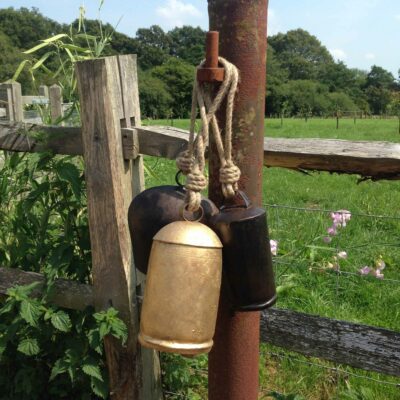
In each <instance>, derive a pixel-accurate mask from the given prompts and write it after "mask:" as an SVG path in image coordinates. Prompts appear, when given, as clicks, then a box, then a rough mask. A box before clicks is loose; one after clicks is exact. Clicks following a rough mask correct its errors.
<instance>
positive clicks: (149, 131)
mask: <svg viewBox="0 0 400 400" xmlns="http://www.w3.org/2000/svg"><path fill="white" fill-rule="evenodd" d="M121 135H122V145H123V153H124V157H125V159H134V158H136V157H137V154H138V153H141V154H145V155H150V156H156V157H164V158H168V159H175V158H176V156H177V155H178V154H179V152H180V151H182V150H183V149H184V148H185V147H186V145H187V140H188V132H187V131H185V130H182V129H177V128H172V127H162V126H147V127H140V126H135V127H132V128H129V129H128V128H122V129H121ZM0 149H3V150H9V151H24V152H41V151H47V150H50V151H53V152H54V153H57V154H69V155H81V154H83V150H82V149H83V147H82V136H81V128H79V127H78V128H64V127H55V126H41V125H34V124H27V123H26V124H24V123H5V122H0ZM264 165H265V166H266V167H282V168H290V169H294V170H300V171H328V172H337V173H345V174H358V175H361V176H362V177H365V178H371V179H373V180H379V179H400V144H399V143H389V142H380V141H372V142H368V141H350V140H335V139H278V138H265V140H264Z"/></svg>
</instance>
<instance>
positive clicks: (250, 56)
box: [208, 0, 268, 400]
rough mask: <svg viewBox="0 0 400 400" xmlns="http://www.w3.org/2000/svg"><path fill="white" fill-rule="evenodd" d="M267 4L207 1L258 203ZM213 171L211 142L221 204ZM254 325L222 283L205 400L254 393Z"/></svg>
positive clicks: (255, 315)
mask: <svg viewBox="0 0 400 400" xmlns="http://www.w3.org/2000/svg"><path fill="white" fill-rule="evenodd" d="M267 8H268V0H253V1H242V0H231V1H225V0H208V10H209V17H210V30H213V31H214V30H215V31H219V32H220V55H221V56H222V57H225V58H226V59H227V60H228V61H230V62H232V63H233V64H235V65H236V66H237V67H238V68H239V71H240V87H239V91H238V95H237V101H236V104H235V110H234V114H233V135H234V136H233V148H234V154H236V162H237V165H238V166H239V168H240V169H241V171H242V175H241V180H240V182H239V185H240V188H241V189H243V190H245V192H246V193H247V195H248V196H249V197H250V200H251V201H252V202H253V203H254V204H255V205H258V206H260V205H261V204H262V168H263V143H264V111H265V78H266V48H267ZM221 122H222V121H221ZM218 176H219V165H218V154H217V151H216V148H215V146H214V145H213V144H212V146H211V151H210V188H209V194H210V198H211V199H212V200H213V201H214V202H215V203H216V204H217V205H221V203H222V194H221V191H220V185H219V183H218ZM223 286H224V283H223ZM259 326H260V313H259V312H247V313H239V312H236V313H234V312H232V311H231V309H230V304H229V302H228V300H227V295H226V292H225V291H224V288H223V289H222V293H221V300H220V306H219V315H218V322H217V331H216V335H215V338H214V343H215V344H214V347H213V350H212V351H211V353H210V358H209V399H210V400H222V399H224V400H225V399H229V400H244V399H245V400H256V399H257V398H258V362H259V340H260V336H259V330H260V328H259Z"/></svg>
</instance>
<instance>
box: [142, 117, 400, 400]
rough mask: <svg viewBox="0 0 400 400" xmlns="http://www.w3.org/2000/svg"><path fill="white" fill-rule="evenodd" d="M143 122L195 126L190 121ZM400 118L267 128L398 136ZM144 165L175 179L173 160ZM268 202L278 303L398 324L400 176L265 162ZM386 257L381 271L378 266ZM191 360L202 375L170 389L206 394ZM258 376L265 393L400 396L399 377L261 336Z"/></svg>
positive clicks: (285, 132)
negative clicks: (345, 214) (336, 221)
mask: <svg viewBox="0 0 400 400" xmlns="http://www.w3.org/2000/svg"><path fill="white" fill-rule="evenodd" d="M144 123H145V124H149V123H151V124H163V125H169V124H171V123H173V125H174V126H176V127H180V128H185V129H187V127H188V121H187V120H174V121H144ZM398 124H399V122H398V120H397V119H388V120H385V119H363V120H356V122H355V123H354V121H353V119H341V120H340V125H339V129H336V120H334V119H309V120H308V121H307V122H305V121H304V120H300V119H285V120H284V121H283V126H281V121H280V120H279V119H267V120H266V124H265V134H266V136H270V137H287V138H290V137H296V138H298V137H310V138H311V137H320V138H337V139H348V140H384V141H391V142H400V135H399V132H398ZM146 165H147V167H148V170H149V171H151V172H150V174H149V175H148V177H147V181H146V182H147V183H146V186H147V187H150V186H154V185H160V184H173V181H174V172H175V164H174V162H172V161H167V160H161V159H152V158H150V157H148V158H146ZM263 201H264V206H265V207H266V209H267V214H268V224H269V230H270V237H271V239H274V240H276V241H277V242H278V252H277V255H276V256H275V257H274V261H275V271H276V280H277V285H278V292H279V299H278V303H277V307H281V308H289V309H293V310H297V311H301V312H306V313H310V314H315V315H320V316H325V317H331V318H336V319H341V320H347V321H352V322H358V323H364V324H368V325H372V326H378V327H383V328H389V329H393V330H397V331H400V311H399V310H400V307H399V306H400V287H399V281H400V234H399V233H400V212H399V204H400V183H399V182H397V181H380V182H371V181H360V177H359V176H354V175H338V174H329V173H317V172H313V173H309V174H304V173H300V172H295V171H290V170H285V169H281V168H269V169H267V168H265V169H264V187H263ZM329 210H332V211H337V210H348V211H349V212H350V213H351V218H350V220H349V221H347V224H346V226H345V227H342V228H339V229H337V232H336V235H329V234H328V232H327V230H328V228H329V227H331V225H332V219H331V215H330V212H329ZM327 237H329V240H330V242H329V243H327V241H328V239H327ZM343 252H345V253H346V255H345V254H344V253H343ZM338 255H339V256H338ZM340 256H342V257H344V258H341V257H340ZM383 263H384V265H385V268H384V269H382V270H380V273H381V274H383V276H380V277H376V276H374V275H372V273H373V272H374V271H376V269H377V268H379V267H380V266H382V265H383ZM366 266H368V267H369V268H370V269H371V273H370V274H368V275H362V274H361V272H360V270H361V268H364V267H366ZM364 271H365V270H364ZM378 275H379V274H378ZM167 358H168V361H169V362H170V363H172V364H171V365H175V366H179V365H181V366H182V370H183V369H184V367H185V366H186V367H187V363H185V361H182V360H179V359H176V358H174V359H171V357H167ZM190 363H191V364H190V371H191V372H190V373H191V374H192V375H193V376H196V377H192V378H191V377H189V376H187V377H186V378H182V379H181V380H179V379H177V380H175V381H174V380H172V381H170V382H169V383H170V385H171V388H172V389H171V391H172V392H178V393H180V394H183V393H185V395H186V397H187V398H190V399H198V398H199V399H200V398H201V399H204V398H205V393H206V389H205V386H206V376H205V372H204V368H205V364H206V361H205V360H204V359H201V360H200V361H198V362H197V363H196V362H194V361H190ZM336 368H337V369H336ZM356 375H357V376H356ZM379 381H383V382H384V383H379ZM260 382H261V388H260V390H261V392H260V398H266V399H267V398H276V399H315V400H317V399H359V400H361V399H362V400H364V399H365V400H369V399H382V400H386V399H388V400H392V399H393V400H394V399H398V398H400V388H399V387H396V384H398V383H399V380H398V379H397V380H396V379H395V378H392V377H388V376H385V375H379V374H376V373H369V372H364V371H361V370H356V369H352V368H349V367H346V366H339V365H334V364H333V363H329V362H325V361H323V360H319V359H314V358H309V357H303V356H300V355H298V354H294V353H290V352H287V351H284V350H283V349H279V348H274V347H272V346H269V345H264V344H263V345H261V368H260ZM273 392H274V393H273ZM296 396H297V397H296ZM170 398H171V399H175V398H176V399H178V398H182V397H179V396H177V395H170Z"/></svg>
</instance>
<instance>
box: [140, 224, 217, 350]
mask: <svg viewBox="0 0 400 400" xmlns="http://www.w3.org/2000/svg"><path fill="white" fill-rule="evenodd" d="M221 247H222V244H221V242H220V240H219V239H218V236H217V235H216V234H215V233H214V232H213V231H212V230H211V229H210V228H208V227H207V226H205V225H203V224H201V223H199V222H187V221H177V222H173V223H171V224H169V225H167V226H165V227H164V228H162V229H161V231H160V232H158V234H157V235H156V236H155V238H154V241H153V246H152V249H151V254H150V261H149V271H148V275H147V283H146V288H145V292H144V299H143V307H142V314H141V321H140V334H139V341H140V343H141V344H142V345H143V346H145V347H150V348H154V349H157V350H161V351H167V352H175V353H179V354H184V355H196V354H201V353H207V352H208V351H210V349H211V347H212V345H213V340H212V338H213V336H214V331H215V323H216V318H217V310H218V299H219V294H220V286H221V270H222V250H221Z"/></svg>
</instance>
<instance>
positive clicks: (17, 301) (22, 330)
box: [0, 153, 127, 400]
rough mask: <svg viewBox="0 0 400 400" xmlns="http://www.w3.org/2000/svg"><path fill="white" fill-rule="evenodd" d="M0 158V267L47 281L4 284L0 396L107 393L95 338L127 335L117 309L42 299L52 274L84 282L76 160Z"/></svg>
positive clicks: (83, 223) (84, 232) (85, 253)
mask: <svg viewBox="0 0 400 400" xmlns="http://www.w3.org/2000/svg"><path fill="white" fill-rule="evenodd" d="M0 157H1V160H2V161H1V164H2V165H1V171H0V172H1V174H0V199H1V207H0V215H1V221H2V229H1V230H0V264H1V265H2V266H3V267H4V266H5V267H9V268H17V267H18V268H22V269H24V270H27V271H35V272H41V273H43V274H45V276H46V279H47V282H46V285H45V286H44V287H41V285H40V284H38V283H35V284H31V285H28V286H16V287H14V288H12V289H9V291H8V297H7V299H6V300H5V301H3V302H2V303H0V316H1V318H0V320H1V322H0V370H1V371H2V373H1V374H0V392H1V393H2V395H1V396H0V398H1V399H3V398H4V399H7V400H17V399H21V398H24V399H27V400H30V399H32V400H34V399H50V398H51V399H58V398H59V399H64V398H65V397H68V398H82V399H90V398H93V396H92V393H95V394H96V395H97V396H98V397H101V398H107V392H108V387H107V379H106V372H105V365H104V355H103V345H102V339H103V338H104V336H105V335H112V336H114V337H116V338H118V339H119V340H121V341H122V343H124V342H125V341H126V339H127V329H126V326H125V324H124V323H123V322H122V321H121V320H120V319H119V318H118V313H117V311H116V310H114V309H112V308H110V309H108V310H106V311H102V312H98V313H94V312H93V310H90V309H88V310H85V311H70V310H62V309H58V308H56V307H54V306H52V305H50V304H49V303H48V302H47V297H48V295H50V294H51V293H52V291H53V287H54V285H53V282H54V279H56V278H59V277H63V278H69V279H75V280H78V281H80V282H86V283H89V282H90V264H91V262H90V260H91V257H90V244H89V233H88V223H87V215H86V198H85V190H84V189H85V188H84V179H83V172H82V162H81V160H80V159H74V158H71V157H54V156H52V155H50V154H41V155H38V154H33V155H27V154H18V153H14V154H12V155H10V154H8V153H2V155H1V156H0ZM39 289H41V290H42V292H43V296H41V297H37V294H38V293H39V292H38V290H39ZM33 295H35V297H33Z"/></svg>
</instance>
